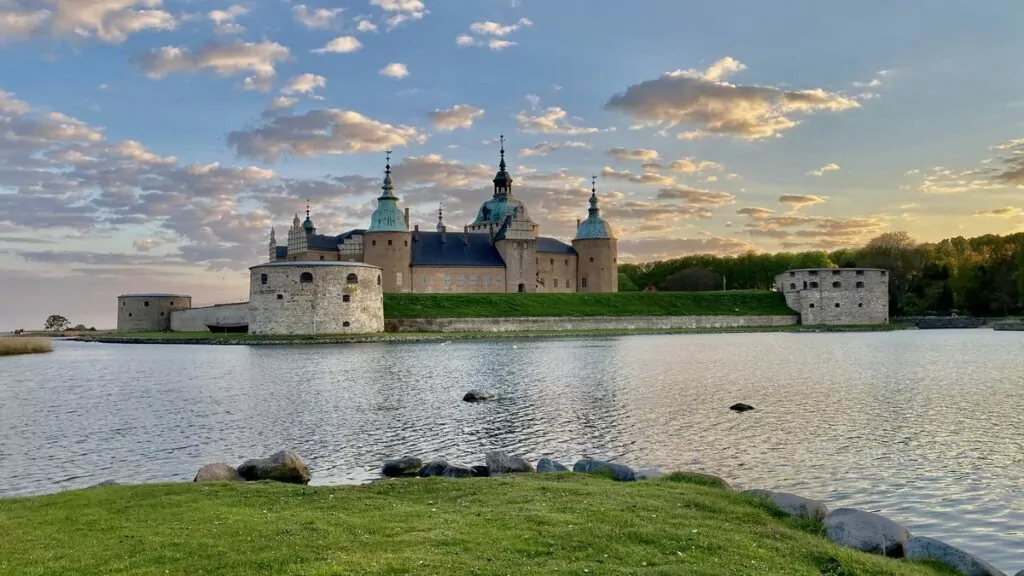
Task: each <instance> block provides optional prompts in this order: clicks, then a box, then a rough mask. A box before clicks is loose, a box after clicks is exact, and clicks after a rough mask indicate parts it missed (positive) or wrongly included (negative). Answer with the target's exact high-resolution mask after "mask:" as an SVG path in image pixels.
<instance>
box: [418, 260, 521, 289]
mask: <svg viewBox="0 0 1024 576" xmlns="http://www.w3.org/2000/svg"><path fill="white" fill-rule="evenodd" d="M412 291H413V292H418V293H426V294H437V293H445V292H504V291H505V269H504V268H469V267H465V266H461V267H460V266H453V267H441V266H439V267H420V266H417V267H415V268H413V269H412Z"/></svg>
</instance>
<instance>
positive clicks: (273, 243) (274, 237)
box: [267, 226, 277, 262]
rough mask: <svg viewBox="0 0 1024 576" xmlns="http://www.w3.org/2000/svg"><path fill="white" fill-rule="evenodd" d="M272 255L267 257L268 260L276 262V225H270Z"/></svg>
mask: <svg viewBox="0 0 1024 576" xmlns="http://www.w3.org/2000/svg"><path fill="white" fill-rule="evenodd" d="M269 248H270V255H269V257H268V258H267V262H274V261H276V260H277V237H276V235H275V234H274V227H273V226H271V227H270V246H269Z"/></svg>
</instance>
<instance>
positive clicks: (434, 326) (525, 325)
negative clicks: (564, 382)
mask: <svg viewBox="0 0 1024 576" xmlns="http://www.w3.org/2000/svg"><path fill="white" fill-rule="evenodd" d="M797 320H798V318H797V316H591V317H564V318H559V317H526V318H393V319H392V318H389V319H388V320H386V321H385V328H386V330H387V331H388V332H529V331H537V330H675V329H686V328H738V327H746V326H792V325H795V324H796V323H797Z"/></svg>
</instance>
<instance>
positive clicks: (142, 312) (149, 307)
mask: <svg viewBox="0 0 1024 576" xmlns="http://www.w3.org/2000/svg"><path fill="white" fill-rule="evenodd" d="M191 307H192V297H191V296H187V295H185V294H163V293H153V294H122V295H120V296H118V297H117V331H118V332H164V331H167V330H170V328H171V313H172V312H174V311H177V310H187V309H189V308H191Z"/></svg>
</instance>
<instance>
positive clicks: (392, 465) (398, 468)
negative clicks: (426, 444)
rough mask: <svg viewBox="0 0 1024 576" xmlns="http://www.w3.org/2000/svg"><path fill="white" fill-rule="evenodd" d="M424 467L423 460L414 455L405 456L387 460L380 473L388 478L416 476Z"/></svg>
mask: <svg viewBox="0 0 1024 576" xmlns="http://www.w3.org/2000/svg"><path fill="white" fill-rule="evenodd" d="M420 468H423V460H420V459H419V458H416V457H414V456H403V457H401V458H396V459H394V460H385V461H384V466H382V467H381V470H380V473H381V474H382V475H384V476H387V477H388V478H399V477H402V476H415V475H416V474H419V471H420Z"/></svg>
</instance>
